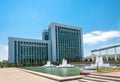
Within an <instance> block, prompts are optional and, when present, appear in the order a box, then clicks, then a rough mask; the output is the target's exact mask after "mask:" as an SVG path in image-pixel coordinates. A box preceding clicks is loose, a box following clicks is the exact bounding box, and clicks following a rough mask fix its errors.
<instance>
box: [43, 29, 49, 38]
mask: <svg viewBox="0 0 120 82" xmlns="http://www.w3.org/2000/svg"><path fill="white" fill-rule="evenodd" d="M42 39H43V40H49V36H48V30H44V31H43V32H42Z"/></svg>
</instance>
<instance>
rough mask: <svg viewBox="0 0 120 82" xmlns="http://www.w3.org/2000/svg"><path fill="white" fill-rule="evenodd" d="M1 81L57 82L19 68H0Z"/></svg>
mask: <svg viewBox="0 0 120 82" xmlns="http://www.w3.org/2000/svg"><path fill="white" fill-rule="evenodd" d="M0 82H56V81H55V80H51V79H48V78H44V77H40V76H37V75H34V74H31V73H27V72H24V71H22V70H20V69H18V68H0Z"/></svg>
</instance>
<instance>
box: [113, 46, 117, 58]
mask: <svg viewBox="0 0 120 82" xmlns="http://www.w3.org/2000/svg"><path fill="white" fill-rule="evenodd" d="M114 49H115V60H117V51H116V48H114Z"/></svg>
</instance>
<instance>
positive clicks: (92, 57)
mask: <svg viewBox="0 0 120 82" xmlns="http://www.w3.org/2000/svg"><path fill="white" fill-rule="evenodd" d="M91 59H92V62H94V54H93V52H92V56H91Z"/></svg>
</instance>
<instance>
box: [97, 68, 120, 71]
mask: <svg viewBox="0 0 120 82" xmlns="http://www.w3.org/2000/svg"><path fill="white" fill-rule="evenodd" d="M111 71H120V68H105V69H99V70H98V71H97V72H111Z"/></svg>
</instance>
